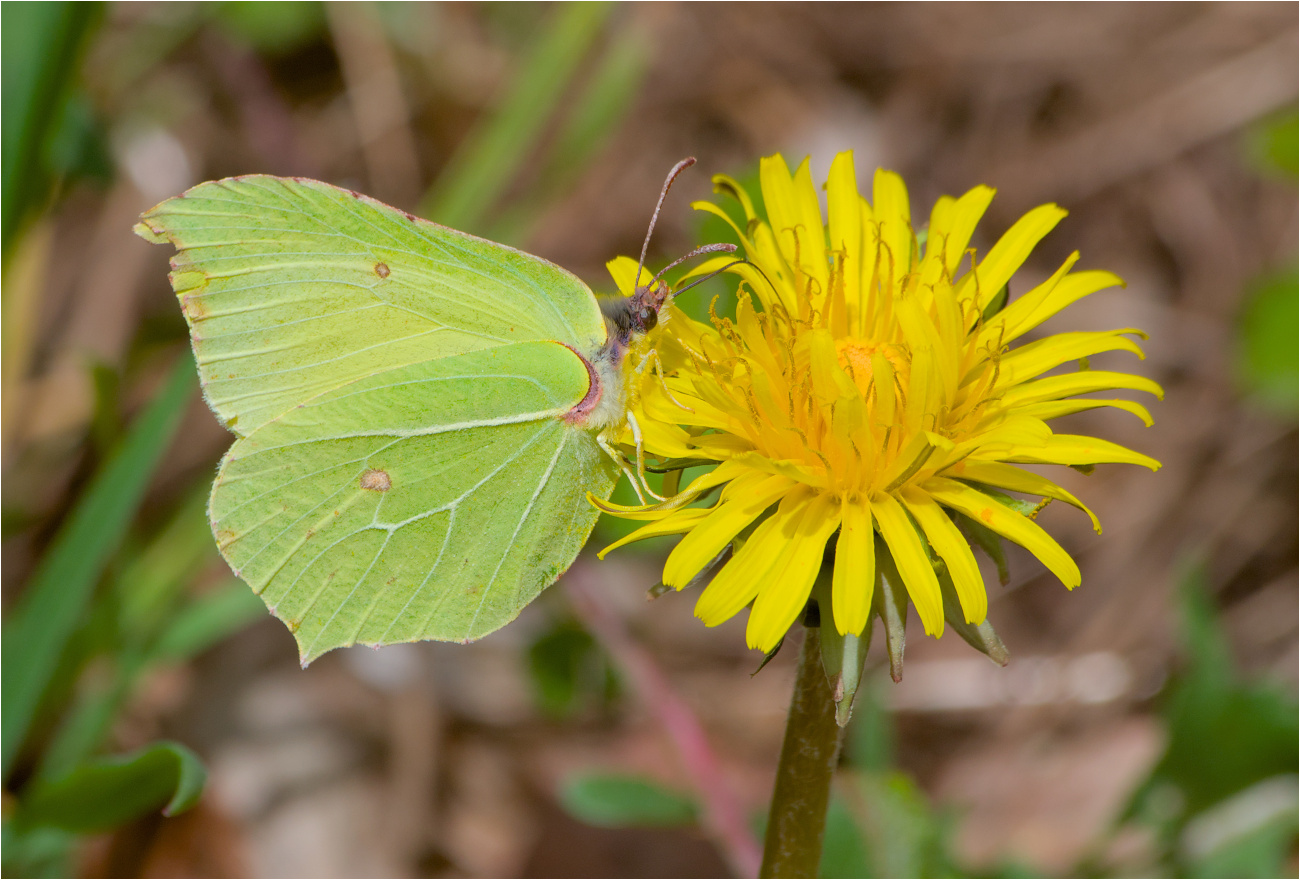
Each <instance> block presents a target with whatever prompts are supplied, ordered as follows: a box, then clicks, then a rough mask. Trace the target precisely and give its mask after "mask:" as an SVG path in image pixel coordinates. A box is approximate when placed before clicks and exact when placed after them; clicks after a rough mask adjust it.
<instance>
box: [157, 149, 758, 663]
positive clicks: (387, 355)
mask: <svg viewBox="0 0 1300 880" xmlns="http://www.w3.org/2000/svg"><path fill="white" fill-rule="evenodd" d="M693 162H694V160H693V159H689V160H683V161H682V162H680V163H678V165H677V166H676V167H675V168H674V169H673V171H672V172H671V173H670V175H669V177H668V180H667V182H666V183H665V184H664V189H663V192H662V193H661V195H660V198H659V203H658V205H657V206H656V208H655V214H654V217H655V218H657V217H658V215H659V211H660V208H661V207H662V205H663V200H664V197H665V196H666V194H667V191H668V187H669V186H670V185H671V183H672V180H673V179H674V178H675V177H676V175H677V174H678V173H680V171H681V170H683V169H684V168H685V167H687V166H688V165H690V164H692V163H693ZM653 228H654V220H652V221H651V230H652V231H653ZM135 231H136V233H137V234H139V235H140V236H141V237H143V238H145V239H146V240H148V241H151V242H155V243H170V244H172V245H173V246H175V248H176V254H175V256H174V257H173V258H172V260H171V266H172V271H171V273H170V276H169V277H170V280H171V284H172V287H173V289H174V290H175V292H176V296H177V298H178V299H179V301H180V305H181V308H182V310H183V312H184V314H185V319H186V321H187V323H188V325H189V328H190V338H191V341H192V344H193V348H194V355H195V359H196V361H197V364H198V371H199V379H200V385H201V386H202V389H203V394H204V397H205V399H206V400H207V402H208V405H209V406H210V407H211V408H212V410H213V412H214V413H216V415H217V416H218V418H220V419H221V420H222V422H223V423H224V424H225V425H226V427H227V428H229V429H230V430H231V431H232V432H234V434H235V435H236V437H237V439H236V440H235V443H234V445H232V446H231V448H230V450H229V451H228V452H227V453H226V454H225V456H224V457H223V459H222V461H221V465H220V469H219V470H218V472H217V476H216V479H215V481H214V483H213V487H212V494H211V498H210V501H209V508H208V509H209V519H210V523H211V527H212V532H213V535H214V536H215V538H216V541H217V546H218V548H219V550H220V552H221V555H222V556H223V557H225V559H226V561H227V562H228V563H229V565H230V567H231V569H232V570H233V571H234V572H235V574H236V575H238V576H239V577H241V578H242V579H243V580H245V581H246V582H247V583H248V584H249V585H250V586H251V587H252V588H253V590H254V591H255V592H256V593H258V595H260V596H261V598H262V600H263V601H264V602H265V603H266V605H267V607H268V608H269V609H270V611H271V612H272V613H273V614H274V615H275V616H276V617H278V618H279V619H280V620H282V621H284V623H285V624H286V625H287V626H288V628H289V629H290V631H291V632H292V633H293V634H294V637H295V639H296V640H297V643H298V648H299V654H300V658H301V660H302V662H303V665H304V666H305V665H306V664H307V663H308V662H310V661H311V660H313V659H314V658H316V657H318V656H320V655H321V654H323V653H325V652H326V651H328V650H331V649H333V648H336V647H340V646H345V645H352V644H357V643H361V644H368V645H375V646H379V645H385V644H391V643H394V642H408V641H417V640H423V639H438V640H448V641H470V640H473V639H477V638H479V637H481V636H484V635H486V634H488V633H490V632H493V631H494V630H496V629H498V628H500V627H501V626H503V625H505V624H506V623H508V622H509V621H511V620H513V619H514V618H515V617H516V616H518V614H519V612H520V611H521V609H523V607H524V606H526V605H527V604H528V603H529V602H531V601H532V600H533V599H534V598H536V597H537V595H538V594H539V593H541V591H542V590H543V589H545V588H546V587H547V586H549V585H550V584H552V583H553V582H555V580H556V579H557V578H558V577H559V576H560V575H561V574H562V573H563V572H564V571H565V570H566V569H567V568H568V567H569V565H570V564H571V563H572V562H573V560H574V558H575V557H576V556H577V554H578V551H579V550H580V549H581V548H582V545H583V543H584V542H585V541H586V539H587V537H588V535H589V534H590V533H591V530H592V528H593V526H594V525H595V523H596V519H597V516H598V515H599V511H598V510H597V509H596V508H595V507H593V506H592V504H590V503H589V502H588V494H590V495H591V496H592V497H593V498H596V499H607V498H608V497H609V495H610V493H611V492H612V490H613V487H614V484H615V483H616V481H617V479H618V477H619V475H620V473H621V472H622V473H630V471H629V467H628V461H627V458H626V456H625V455H624V454H623V453H622V452H621V451H620V450H619V449H618V448H617V442H618V437H619V436H620V435H621V433H622V432H623V430H624V428H625V427H626V425H627V419H628V418H629V413H628V402H627V400H626V391H625V387H626V385H627V383H626V382H625V379H626V376H627V371H628V370H633V369H639V368H640V365H633V364H630V363H629V361H630V358H629V354H628V353H629V349H633V348H636V347H637V345H638V344H639V343H643V341H644V339H645V335H646V333H647V332H648V331H649V330H650V329H651V328H653V327H654V325H655V323H656V321H657V320H658V315H659V313H660V311H661V310H662V309H663V307H664V304H665V302H666V300H667V299H668V297H669V295H670V293H669V290H668V287H667V285H666V284H662V283H660V281H659V276H657V277H656V278H655V279H652V280H650V281H648V282H647V283H644V284H639V286H637V287H636V289H635V292H634V293H632V294H631V295H629V296H623V297H617V298H608V299H605V300H603V301H598V300H597V298H596V296H595V295H594V294H593V293H592V291H591V290H590V288H588V287H587V286H586V285H585V284H584V283H583V282H582V281H580V280H579V279H578V278H577V277H576V276H574V275H572V274H571V273H569V272H567V271H565V270H564V269H561V268H560V267H558V266H555V265H553V264H552V263H549V262H547V261H546V260H543V259H541V258H539V257H535V256H532V255H530V254H527V253H524V252H522V251H519V250H516V249H514V248H510V247H507V246H505V245H501V244H496V243H494V242H490V241H487V240H484V239H481V238H477V237H475V236H472V235H468V234H466V233H463V232H458V231H456V230H454V229H449V228H447V227H444V226H439V225H437V224H435V223H431V222H429V221H427V220H422V219H420V218H418V217H415V216H414V215H412V214H409V213H406V212H404V211H400V210H397V209H395V208H392V207H389V206H387V205H384V204H382V203H380V202H378V201H375V200H374V199H371V198H369V197H367V196H364V195H361V194H359V193H355V192H352V191H350V190H346V189H340V188H339V187H335V186H332V185H330V184H326V183H321V182H319V181H315V180H307V179H302V178H282V177H271V176H266V175H249V176H244V177H233V178H227V179H225V180H218V181H211V182H207V183H202V184H199V185H198V186H195V187H193V188H192V189H190V190H188V191H186V192H185V193H184V194H182V195H180V196H177V197H175V198H171V199H168V200H167V201H164V202H162V203H161V204H159V205H158V206H157V207H155V208H153V209H151V210H149V211H147V212H145V213H144V214H143V215H142V216H141V219H140V222H139V224H137V225H136V227H135ZM648 241H649V236H648V235H647V244H648ZM727 249H730V250H734V248H732V247H731V246H730V245H713V246H706V247H705V248H700V249H696V251H693V252H692V253H691V254H688V255H687V256H686V257H683V258H682V259H683V260H684V259H687V258H689V257H691V256H694V255H696V254H697V253H706V252H711V251H716V250H727ZM644 261H645V248H643V249H642V264H644ZM680 262H682V260H678V261H677V262H676V263H674V264H672V265H677V264H678V263H680ZM669 268H671V266H670V267H669ZM665 271H666V270H665ZM646 274H648V273H646ZM660 276H662V273H660ZM635 277H636V278H637V279H638V283H640V281H641V280H643V278H644V276H643V274H642V271H641V269H640V268H638V271H637V275H636V276H635ZM642 347H644V346H642ZM642 360H643V361H644V358H642Z"/></svg>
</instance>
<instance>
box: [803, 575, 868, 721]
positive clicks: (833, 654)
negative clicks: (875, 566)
mask: <svg viewBox="0 0 1300 880" xmlns="http://www.w3.org/2000/svg"><path fill="white" fill-rule="evenodd" d="M831 572H832V569H831V568H830V567H828V566H822V570H821V572H820V573H819V574H818V575H817V581H816V582H815V583H814V584H813V597H814V598H815V599H816V600H817V604H818V606H819V607H820V608H821V645H822V668H823V669H825V670H826V681H827V682H828V683H829V684H830V686H831V695H832V696H833V697H834V698H835V723H836V724H838V725H839V726H840V727H846V726H848V723H849V718H850V717H852V715H853V698H854V697H855V696H857V693H858V686H859V685H860V684H861V683H862V666H863V664H864V663H865V662H866V659H867V649H869V648H870V647H871V627H872V625H873V624H872V620H871V617H870V616H868V617H867V625H866V627H864V628H863V630H862V634H861V635H854V634H853V633H848V634H847V635H840V631H839V629H838V627H836V625H835V617H834V610H833V608H834V606H833V603H832V601H831ZM876 580H877V581H879V580H880V576H879V575H877V576H876ZM877 589H879V587H877Z"/></svg>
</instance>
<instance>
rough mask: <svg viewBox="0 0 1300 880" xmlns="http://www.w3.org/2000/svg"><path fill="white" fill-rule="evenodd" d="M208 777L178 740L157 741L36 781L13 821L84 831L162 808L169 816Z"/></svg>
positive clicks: (186, 804)
mask: <svg viewBox="0 0 1300 880" xmlns="http://www.w3.org/2000/svg"><path fill="white" fill-rule="evenodd" d="M206 780H207V771H206V770H204V769H203V764H202V763H201V762H200V761H199V759H198V756H197V755H195V754H194V753H193V752H191V751H190V750H189V749H187V748H185V747H184V746H182V745H180V744H179V743H174V742H157V743H154V744H153V745H151V746H149V747H147V748H144V749H141V750H140V751H138V752H133V753H132V754H129V755H123V756H120V757H113V758H100V759H98V760H95V761H89V762H87V763H85V764H83V765H81V766H80V767H78V768H77V769H75V770H73V771H72V772H70V773H68V774H66V775H65V776H63V777H61V778H60V779H57V780H55V781H53V782H50V783H45V784H38V786H36V787H35V790H34V791H32V792H31V793H30V794H28V795H26V796H25V797H24V798H23V800H22V803H21V804H20V805H19V807H18V810H17V811H16V813H15V815H14V823H15V825H16V826H17V827H20V828H37V827H53V828H60V829H63V830H65V831H72V832H78V833H83V834H84V833H96V832H100V831H108V830H110V829H113V828H116V827H118V826H119V825H123V824H125V823H127V822H130V821H131V820H133V819H136V818H138V817H140V816H143V815H145V814H147V813H149V812H151V811H153V810H156V809H159V808H161V809H162V812H163V815H165V816H174V815H176V814H177V813H181V812H184V811H185V810H188V809H189V808H190V807H192V806H194V805H195V804H196V803H198V800H199V796H200V795H201V794H202V793H203V785H204V782H206Z"/></svg>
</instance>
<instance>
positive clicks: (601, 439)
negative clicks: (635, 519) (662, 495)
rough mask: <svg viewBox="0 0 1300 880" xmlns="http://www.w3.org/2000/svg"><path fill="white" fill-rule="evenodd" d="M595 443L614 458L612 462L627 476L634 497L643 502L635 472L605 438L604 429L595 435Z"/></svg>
mask: <svg viewBox="0 0 1300 880" xmlns="http://www.w3.org/2000/svg"><path fill="white" fill-rule="evenodd" d="M596 445H597V446H599V447H600V448H601V449H603V450H605V454H606V455H608V456H609V457H610V458H612V459H614V463H615V464H617V465H618V468H619V470H621V471H622V472H623V475H624V476H625V477H627V481H628V482H629V483H631V484H632V491H633V492H635V493H636V497H637V498H638V499H639V500H640V501H641V503H642V504H645V503H646V500H645V495H644V494H643V493H642V492H641V486H640V485H638V483H637V479H636V474H634V473H633V472H632V469H631V468H630V467H628V465H627V459H625V458H624V457H623V453H621V452H619V451H618V450H617V449H615V448H614V447H613V446H611V445H610V442H609V441H608V440H606V439H605V432H604V431H601V432H600V433H599V434H597V435H596Z"/></svg>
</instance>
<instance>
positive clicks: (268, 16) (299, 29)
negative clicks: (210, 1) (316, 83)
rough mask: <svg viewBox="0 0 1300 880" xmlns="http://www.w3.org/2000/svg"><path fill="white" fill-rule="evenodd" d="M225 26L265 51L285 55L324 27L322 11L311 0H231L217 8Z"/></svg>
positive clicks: (238, 36)
mask: <svg viewBox="0 0 1300 880" xmlns="http://www.w3.org/2000/svg"><path fill="white" fill-rule="evenodd" d="M217 20H218V21H219V22H220V23H221V24H222V26H223V27H224V28H225V30H226V31H227V32H229V33H231V34H233V35H234V36H235V37H237V38H238V39H240V40H242V41H243V42H245V43H247V44H248V45H250V46H252V47H253V48H254V49H256V50H257V51H258V52H261V53H265V54H268V55H284V54H286V53H289V52H292V51H293V50H295V49H300V48H302V47H303V46H305V45H307V44H308V43H310V42H312V41H313V40H315V39H317V38H318V37H319V36H320V35H321V33H322V32H323V31H324V30H325V12H324V10H323V9H321V4H320V3H317V2H312V0H278V2H275V3H263V2H255V0H230V2H226V3H221V4H219V6H218V9H217Z"/></svg>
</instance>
